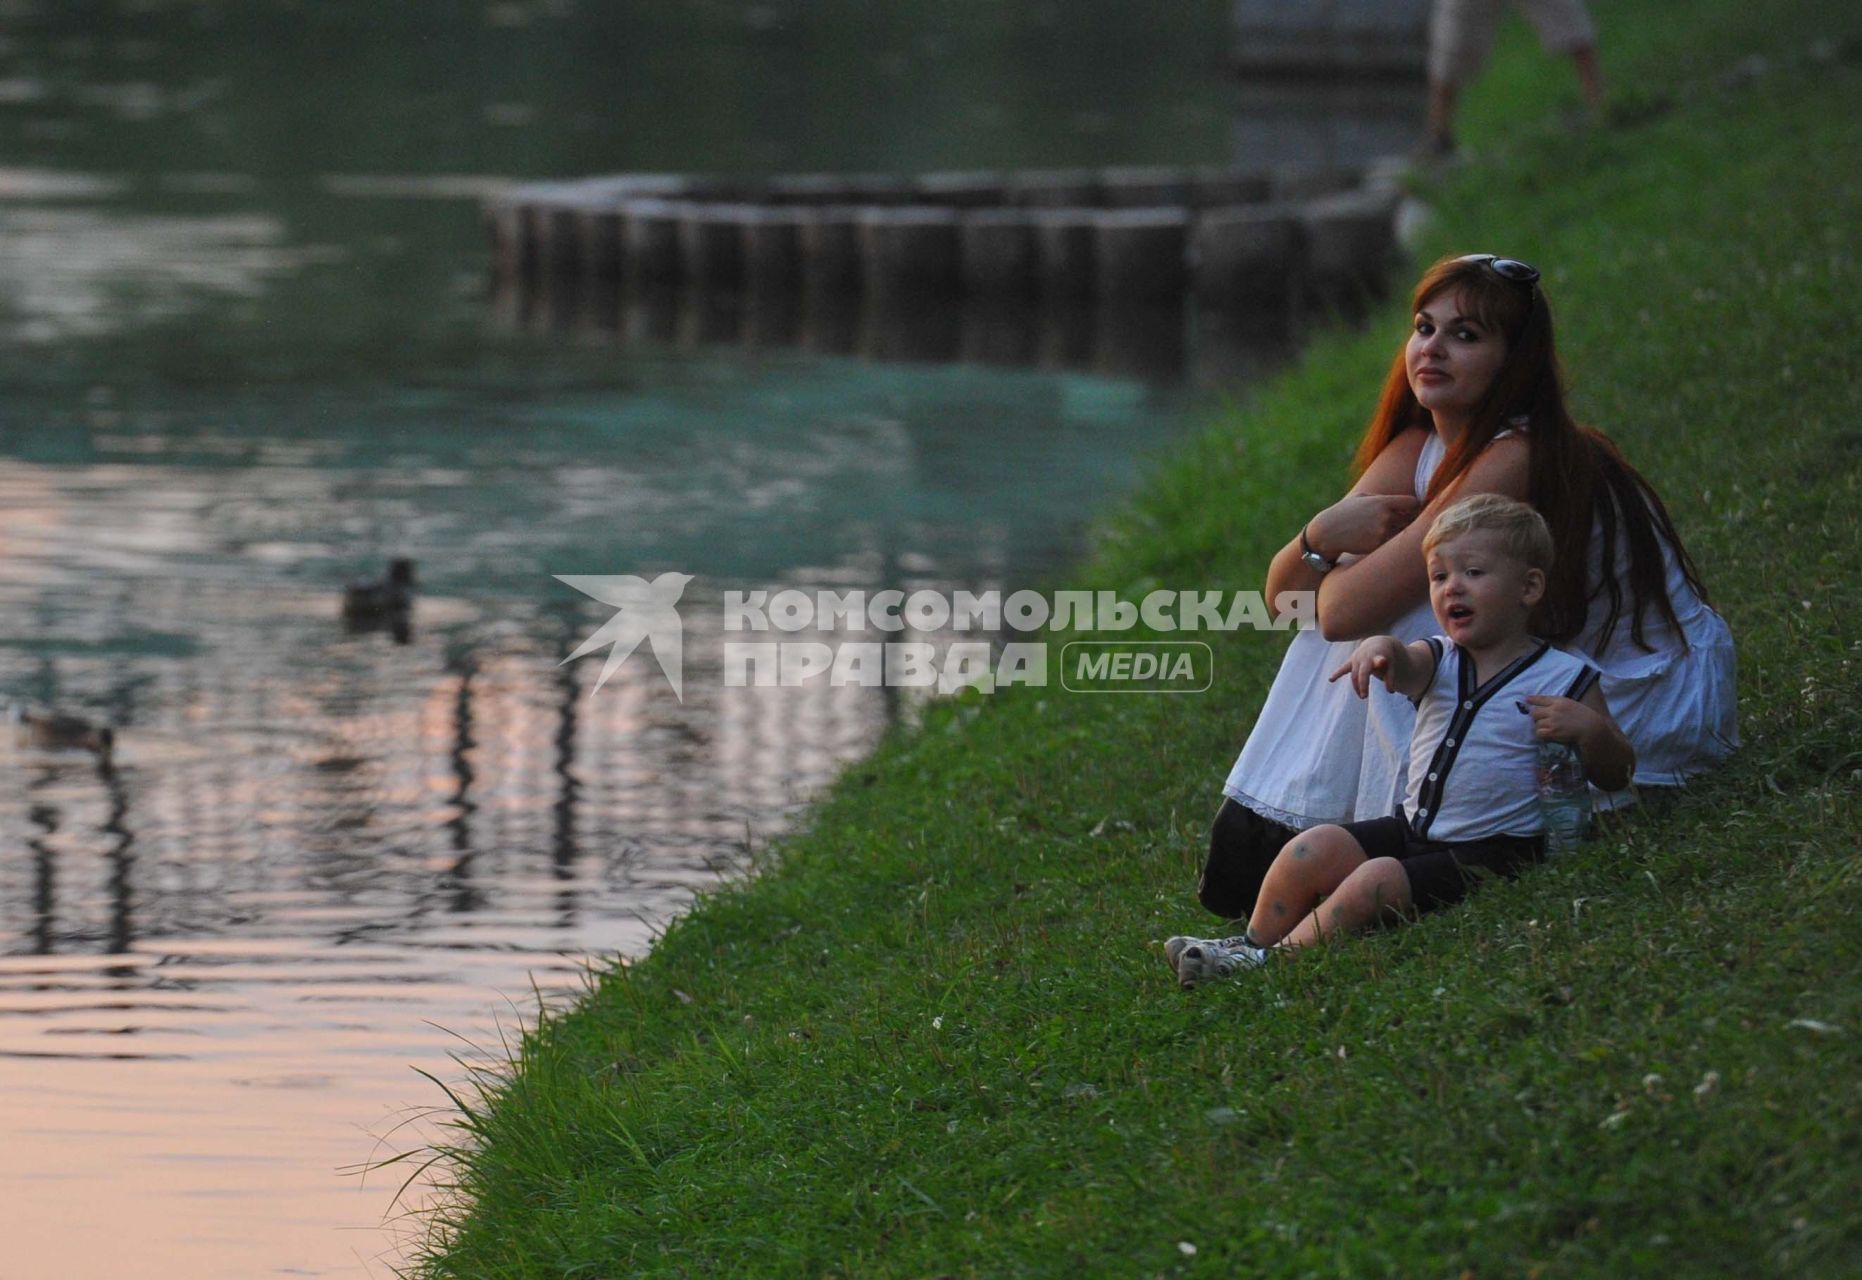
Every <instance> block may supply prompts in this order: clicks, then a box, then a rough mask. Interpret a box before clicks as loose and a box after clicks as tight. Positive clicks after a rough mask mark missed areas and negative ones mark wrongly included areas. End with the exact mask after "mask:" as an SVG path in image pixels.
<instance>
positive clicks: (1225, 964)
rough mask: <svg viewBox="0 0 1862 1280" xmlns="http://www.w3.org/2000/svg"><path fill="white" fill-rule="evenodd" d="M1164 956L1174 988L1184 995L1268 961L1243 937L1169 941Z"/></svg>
mask: <svg viewBox="0 0 1862 1280" xmlns="http://www.w3.org/2000/svg"><path fill="white" fill-rule="evenodd" d="M1164 954H1165V955H1166V956H1168V957H1169V958H1170V962H1171V968H1173V969H1175V970H1176V971H1177V985H1178V986H1179V987H1182V988H1183V989H1184V990H1185V991H1188V990H1189V989H1190V988H1192V987H1194V986H1195V985H1196V984H1197V983H1199V982H1209V981H1211V980H1213V979H1216V978H1231V977H1233V976H1234V975H1236V974H1237V973H1240V972H1241V971H1242V970H1244V969H1258V968H1260V967H1261V965H1262V964H1263V963H1265V961H1266V960H1267V952H1266V950H1265V949H1264V948H1261V947H1257V946H1255V945H1254V944H1253V943H1252V942H1249V941H1248V939H1247V936H1246V935H1245V934H1243V935H1238V936H1236V937H1233V938H1171V939H1169V940H1168V941H1166V942H1165V943H1164Z"/></svg>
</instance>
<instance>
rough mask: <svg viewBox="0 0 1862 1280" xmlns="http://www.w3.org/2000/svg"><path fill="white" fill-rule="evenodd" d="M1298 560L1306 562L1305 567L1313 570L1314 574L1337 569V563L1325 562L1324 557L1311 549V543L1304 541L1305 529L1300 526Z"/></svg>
mask: <svg viewBox="0 0 1862 1280" xmlns="http://www.w3.org/2000/svg"><path fill="white" fill-rule="evenodd" d="M1300 559H1302V560H1304V561H1305V562H1306V567H1307V568H1309V569H1311V570H1313V571H1314V572H1315V573H1330V572H1331V571H1332V570H1334V569H1336V568H1338V561H1336V560H1327V559H1326V558H1325V557H1324V556H1322V555H1320V554H1319V553H1318V552H1317V551H1314V550H1313V549H1312V543H1310V542H1308V541H1306V527H1305V526H1304V525H1301V526H1300Z"/></svg>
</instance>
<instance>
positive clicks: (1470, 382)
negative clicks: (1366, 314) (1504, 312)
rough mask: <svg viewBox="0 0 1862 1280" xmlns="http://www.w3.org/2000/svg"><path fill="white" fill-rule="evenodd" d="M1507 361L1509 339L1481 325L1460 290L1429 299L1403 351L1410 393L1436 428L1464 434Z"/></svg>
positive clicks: (1450, 290)
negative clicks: (1469, 416)
mask: <svg viewBox="0 0 1862 1280" xmlns="http://www.w3.org/2000/svg"><path fill="white" fill-rule="evenodd" d="M1505 361H1506V339H1505V338H1503V337H1501V336H1500V334H1499V333H1497V332H1495V331H1494V330H1492V329H1489V328H1488V327H1487V326H1486V325H1484V324H1482V323H1481V322H1480V321H1479V320H1476V319H1475V318H1474V316H1473V314H1472V312H1471V310H1470V308H1468V307H1466V306H1464V305H1462V297H1461V291H1460V290H1459V289H1446V290H1444V291H1442V292H1441V293H1438V294H1436V295H1435V296H1434V297H1431V298H1428V299H1425V300H1424V302H1423V304H1422V309H1421V310H1419V311H1418V312H1416V318H1415V327H1414V328H1413V329H1411V330H1410V335H1409V344H1408V345H1407V346H1406V347H1404V349H1403V366H1404V368H1405V370H1406V371H1407V372H1408V374H1409V389H1410V390H1411V391H1412V392H1413V393H1415V396H1416V399H1417V401H1418V402H1420V403H1421V405H1422V407H1423V408H1425V409H1427V410H1428V411H1429V412H1430V413H1431V414H1433V415H1435V425H1436V427H1437V429H1438V430H1439V429H1442V428H1444V427H1446V428H1448V429H1450V430H1451V431H1460V430H1462V429H1463V428H1464V427H1466V426H1467V419H1468V415H1469V414H1470V413H1472V412H1473V411H1474V407H1475V406H1476V405H1478V404H1479V403H1480V402H1481V397H1482V396H1484V395H1486V394H1487V388H1488V387H1490V386H1492V385H1493V380H1494V375H1495V374H1497V373H1499V372H1500V366H1501V365H1502V364H1503V363H1505Z"/></svg>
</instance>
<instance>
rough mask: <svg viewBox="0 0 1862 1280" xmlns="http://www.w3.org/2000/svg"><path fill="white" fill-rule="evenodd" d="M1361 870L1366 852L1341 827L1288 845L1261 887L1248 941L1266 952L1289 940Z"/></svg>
mask: <svg viewBox="0 0 1862 1280" xmlns="http://www.w3.org/2000/svg"><path fill="white" fill-rule="evenodd" d="M1363 865H1364V849H1363V847H1362V846H1360V845H1359V844H1358V842H1357V841H1356V840H1354V839H1352V838H1351V833H1350V832H1348V831H1346V830H1345V829H1344V828H1343V827H1338V826H1333V825H1331V824H1329V823H1328V824H1327V825H1325V826H1320V827H1313V828H1312V829H1311V830H1308V831H1302V832H1300V833H1299V834H1298V835H1296V836H1294V837H1293V838H1292V839H1291V840H1289V841H1287V843H1286V845H1285V846H1284V847H1283V848H1282V849H1281V850H1280V853H1279V855H1278V856H1277V857H1275V858H1274V863H1273V865H1272V866H1270V867H1269V868H1268V869H1267V877H1266V879H1264V880H1262V881H1261V892H1260V896H1259V897H1257V898H1256V899H1255V901H1254V914H1253V915H1252V916H1250V917H1249V918H1248V937H1249V938H1250V939H1252V940H1253V941H1254V942H1255V943H1256V944H1258V945H1260V946H1263V947H1268V946H1272V945H1273V944H1274V943H1276V942H1278V941H1280V940H1281V939H1282V938H1284V937H1286V936H1287V932H1288V931H1289V930H1290V929H1292V928H1293V926H1294V925H1296V924H1298V923H1299V922H1300V920H1301V919H1303V918H1304V917H1305V916H1306V914H1307V913H1308V912H1310V911H1311V910H1312V909H1313V907H1314V906H1316V905H1317V904H1318V902H1319V899H1320V898H1323V897H1324V896H1325V895H1326V894H1328V893H1331V892H1332V891H1333V890H1335V889H1337V888H1338V887H1339V886H1340V885H1342V884H1343V883H1345V881H1346V879H1347V878H1348V877H1350V875H1351V873H1352V872H1354V871H1356V870H1357V869H1358V868H1359V867H1361V866H1363Z"/></svg>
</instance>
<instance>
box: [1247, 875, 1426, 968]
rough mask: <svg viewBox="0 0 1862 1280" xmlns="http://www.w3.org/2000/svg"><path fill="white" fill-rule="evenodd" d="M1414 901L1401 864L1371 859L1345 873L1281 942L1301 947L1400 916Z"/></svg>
mask: <svg viewBox="0 0 1862 1280" xmlns="http://www.w3.org/2000/svg"><path fill="white" fill-rule="evenodd" d="M1270 879H1271V876H1270ZM1263 893H1265V886H1263ZM1413 901H1414V899H1413V898H1412V897H1411V896H1410V890H1409V876H1408V875H1407V874H1406V873H1405V872H1404V870H1403V864H1402V863H1400V862H1398V861H1397V860H1396V859H1395V858H1372V859H1370V860H1369V861H1367V862H1362V863H1360V864H1359V866H1358V868H1357V870H1355V871H1353V872H1352V873H1351V874H1350V875H1348V876H1346V877H1345V879H1344V881H1343V883H1341V884H1340V885H1339V886H1338V888H1337V890H1335V891H1334V892H1333V894H1332V896H1331V897H1329V898H1327V899H1326V900H1325V901H1324V902H1323V903H1321V904H1320V905H1319V907H1318V908H1317V909H1315V910H1314V911H1312V912H1311V913H1310V914H1308V915H1307V916H1306V918H1305V919H1304V920H1301V921H1300V922H1299V924H1298V926H1296V927H1295V928H1294V929H1293V931H1292V932H1290V933H1288V934H1287V936H1286V940H1285V942H1284V944H1283V945H1285V946H1289V947H1304V946H1307V945H1309V944H1311V943H1314V942H1318V941H1320V940H1321V939H1324V938H1329V937H1331V936H1332V935H1333V934H1335V933H1351V932H1354V931H1356V930H1358V929H1368V928H1370V927H1371V926H1372V925H1374V924H1377V923H1379V922H1381V921H1383V920H1386V919H1391V918H1396V917H1401V916H1402V915H1404V914H1405V913H1407V912H1408V911H1409V909H1410V905H1411V903H1412V902H1413Z"/></svg>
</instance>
